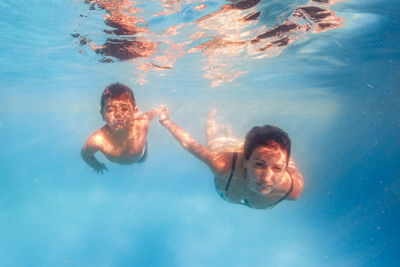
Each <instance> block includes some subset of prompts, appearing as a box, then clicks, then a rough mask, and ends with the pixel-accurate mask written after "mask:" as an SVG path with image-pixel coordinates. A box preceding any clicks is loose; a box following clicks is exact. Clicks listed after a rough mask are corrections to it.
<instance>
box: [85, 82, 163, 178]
mask: <svg viewBox="0 0 400 267" xmlns="http://www.w3.org/2000/svg"><path fill="white" fill-rule="evenodd" d="M162 109H163V106H160V107H158V108H156V109H153V110H151V111H149V112H146V113H141V112H138V108H137V107H136V103H135V98H134V96H133V92H132V90H131V89H130V88H129V87H128V86H126V85H123V84H120V83H113V84H110V85H109V86H107V87H106V89H105V90H104V92H103V94H102V96H101V109H100V114H101V116H102V118H103V120H104V121H105V122H106V125H104V126H103V127H102V128H100V129H99V130H97V131H96V132H94V133H93V134H92V135H90V136H89V138H88V139H87V140H86V141H85V143H84V144H83V147H82V150H81V156H82V158H83V160H84V161H85V162H86V163H87V164H89V165H90V166H91V167H92V168H93V169H94V170H95V171H96V172H97V173H101V174H102V173H103V171H104V170H107V167H106V166H105V164H104V163H101V162H99V161H98V160H97V159H96V157H95V156H94V154H95V153H96V152H97V151H100V152H102V153H103V154H104V156H105V157H106V158H107V159H108V160H110V161H112V162H115V163H119V164H132V163H134V162H138V163H139V162H143V161H144V160H145V159H146V149H147V144H146V136H147V132H148V130H149V122H150V120H152V119H153V118H154V117H155V116H157V115H158V114H159V113H160V111H161V110H162Z"/></svg>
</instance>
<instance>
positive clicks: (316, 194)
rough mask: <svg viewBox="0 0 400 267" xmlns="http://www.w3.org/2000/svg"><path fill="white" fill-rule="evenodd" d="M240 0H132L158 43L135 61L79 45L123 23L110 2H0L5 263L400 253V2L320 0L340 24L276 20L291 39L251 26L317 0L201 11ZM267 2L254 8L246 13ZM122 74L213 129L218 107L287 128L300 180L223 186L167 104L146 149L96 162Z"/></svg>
mask: <svg viewBox="0 0 400 267" xmlns="http://www.w3.org/2000/svg"><path fill="white" fill-rule="evenodd" d="M229 3H230V2H225V1H213V2H212V1H209V2H201V1H182V2H175V4H174V5H172V7H168V6H167V7H162V5H161V4H160V2H157V1H153V2H150V3H147V2H138V3H137V7H138V8H141V10H139V12H138V14H137V17H138V18H141V19H142V21H141V22H140V23H139V24H138V27H139V28H144V29H146V30H148V31H149V32H150V33H146V34H144V35H143V36H141V38H143V39H144V40H145V42H149V43H151V44H153V43H157V45H158V50H157V51H156V52H152V53H150V55H149V56H146V57H145V56H137V57H133V58H130V59H128V60H127V59H124V58H117V57H115V53H114V54H113V53H112V52H111V53H108V54H105V53H103V54H102V53H99V50H98V51H97V53H96V50H93V49H91V48H90V44H83V45H80V41H81V40H90V42H93V43H95V44H96V45H98V46H100V45H103V44H104V43H106V41H107V38H110V37H112V38H117V39H121V38H125V37H126V36H125V35H122V36H121V35H119V36H118V35H116V36H115V35H112V34H107V33H105V32H104V30H112V27H110V26H107V25H105V22H104V15H105V14H106V11H105V10H104V9H101V8H95V9H94V10H91V9H90V5H88V4H85V3H84V2H83V1H67V0H58V1H55V0H53V1H46V2H45V1H34V0H31V1H29V2H28V3H24V4H21V3H18V2H16V1H11V0H2V1H0V14H1V19H0V34H1V37H0V38H1V42H0V53H1V56H0V62H1V65H0V90H1V96H2V97H1V100H0V137H1V139H2V140H3V142H1V151H2V153H1V154H0V168H1V169H0V171H1V172H0V173H1V174H0V177H1V178H0V196H1V197H0V218H1V220H0V266H204V265H213V266H396V265H397V264H396V263H397V262H398V260H397V257H396V256H397V255H398V253H399V249H398V248H399V247H400V242H399V239H398V236H399V231H398V230H397V227H398V224H399V221H400V220H399V192H400V191H399V190H400V188H399V186H400V183H399V175H400V167H399V166H400V164H399V163H400V160H399V158H400V155H399V144H400V140H399V136H400V133H399V132H400V130H399V127H400V120H399V118H400V116H399V115H400V114H399V105H400V102H399V90H398V87H399V84H400V83H399V81H400V77H399V69H400V64H399V47H400V45H399V44H400V39H399V36H400V35H399V31H400V29H399V15H398V14H400V13H399V7H398V5H397V2H396V1H390V0H388V1H350V0H349V1H344V2H338V3H335V4H332V5H327V6H324V7H325V8H326V9H327V10H330V11H334V12H336V14H335V18H336V17H337V18H343V22H342V23H341V24H342V26H341V27H334V28H332V29H329V30H326V31H324V32H317V31H316V30H315V28H311V30H309V31H301V30H300V31H297V32H286V33H285V32H282V34H281V35H280V37H287V38H289V40H290V43H289V44H288V45H287V46H280V47H279V46H273V47H272V48H271V49H266V50H265V51H260V50H257V49H261V48H263V47H265V45H267V44H268V42H266V41H265V40H264V39H261V41H260V42H258V43H257V42H256V41H254V40H256V39H257V37H259V36H260V35H261V34H262V33H265V32H266V31H267V30H268V29H273V28H274V27H277V26H279V25H284V23H285V21H286V20H287V19H294V18H293V14H294V13H296V12H295V11H296V10H298V9H297V8H298V7H300V6H307V5H310V3H311V4H312V6H315V5H317V3H316V2H314V3H312V2H309V3H307V1H262V2H261V3H259V4H258V5H255V6H254V7H253V8H250V9H244V10H242V11H240V12H236V11H237V10H233V11H234V12H226V13H223V14H222V15H220V16H214V17H211V19H209V20H208V19H205V21H206V22H207V21H211V22H210V23H208V24H207V23H205V22H204V17H205V16H207V15H210V14H215V13H213V12H217V11H218V10H220V7H221V6H222V5H224V4H229ZM200 4H205V5H206V7H204V8H201V9H195V7H198V6H199V5H200ZM161 11H165V12H166V11H168V12H169V13H168V14H167V13H165V14H164V15H160V16H155V15H156V14H157V13H159V12H161ZM257 11H261V13H260V15H259V17H258V20H257V21H254V22H253V24H250V25H247V24H245V25H239V24H238V22H237V20H235V19H238V18H241V17H243V16H246V15H249V14H254V13H255V12H257ZM246 12H247V13H246ZM201 18H203V20H202V21H196V20H197V19H201ZM213 18H218V19H217V20H212V19H213ZM230 20H232V21H236V22H235V23H233V24H229V23H228V22H229V21H230ZM298 22H299V24H298V25H312V23H311V24H307V23H306V22H305V21H302V20H298ZM238 25H239V26H238ZM172 26H181V27H180V28H179V29H178V30H177V31H178V34H176V35H167V34H166V32H168V29H169V30H171V27H172ZM313 29H314V30H315V31H314V32H313ZM77 34H79V36H80V37H82V36H83V37H84V38H86V39H82V38H79V37H77ZM194 34H202V35H201V36H202V37H201V38H194V37H193V36H194ZM74 36H75V37H74ZM217 37H220V39H219V38H217ZM221 39H222V40H225V41H226V42H225V43H218V42H214V43H212V42H211V44H212V45H210V46H208V47H206V48H204V45H205V44H210V43H207V42H209V41H212V40H221ZM259 39H260V38H259ZM251 40H253V43H252V42H251ZM228 41H230V42H228ZM234 42H236V45H235V44H233V43H234ZM243 42H244V43H245V44H244V43H243ZM263 42H264V43H263ZM117 43H118V42H117ZM260 43H261V44H264V45H261V44H260ZM202 45H203V46H202ZM221 47H222V48H221ZM256 48H257V49H256ZM190 49H192V50H190ZM226 50H229V51H230V54H224V53H223V51H226ZM182 51H183V52H182ZM189 51H190V52H189ZM166 55H169V57H162V56H166ZM178 55H179V56H178ZM106 59H108V60H106ZM111 60H112V61H113V62H109V63H105V61H111ZM115 81H119V82H122V83H126V84H128V85H129V86H131V88H132V89H133V91H134V92H135V96H136V99H137V104H138V107H139V109H141V110H149V109H151V108H153V107H156V106H157V105H159V104H165V105H167V106H168V107H169V108H170V110H171V118H173V119H174V120H175V121H176V122H177V123H178V124H179V125H182V126H183V127H184V128H185V129H186V130H187V131H188V132H189V133H190V134H191V135H192V136H193V137H195V138H196V139H197V140H199V141H200V142H202V143H204V142H205V136H204V123H205V120H206V114H207V111H208V110H210V109H211V108H217V109H218V111H219V113H218V120H219V121H221V122H222V123H226V124H232V126H233V131H234V133H235V134H236V135H237V136H240V137H243V136H244V135H245V133H246V132H247V131H248V130H249V129H250V128H251V127H252V126H254V125H261V124H267V123H268V124H275V125H278V126H280V127H281V128H283V129H285V130H286V131H287V132H288V133H289V135H290V136H291V139H292V143H293V148H292V151H293V157H294V159H295V160H296V163H297V165H298V167H299V169H300V171H301V172H302V173H303V176H304V180H305V188H304V192H303V195H302V197H301V198H300V199H299V200H297V201H293V202H289V201H284V202H282V203H280V204H279V205H278V206H276V207H275V208H273V209H270V210H264V211H263V210H252V209H249V208H246V207H244V206H240V205H233V204H230V203H228V202H225V201H223V200H221V199H220V198H219V196H218V195H217V194H216V192H215V190H214V185H213V179H212V174H211V171H209V170H208V169H207V167H206V166H204V165H203V164H202V163H201V162H199V161H198V160H196V159H195V158H194V157H193V156H191V155H190V154H188V153H187V152H186V151H184V150H183V149H182V148H181V147H180V146H179V145H178V143H177V142H176V141H175V140H174V139H173V138H172V136H170V135H169V133H168V132H167V131H166V130H165V129H164V128H162V127H161V126H160V125H159V124H158V122H157V121H156V120H155V121H153V122H152V123H151V126H150V127H151V128H150V131H149V135H148V145H149V157H148V159H147V161H146V162H145V163H143V164H137V165H130V166H121V165H117V164H113V163H110V162H108V161H106V160H105V159H104V157H102V156H101V155H99V158H100V159H101V160H102V161H104V162H105V163H106V164H107V166H108V169H109V171H108V172H106V173H105V174H104V175H97V174H96V173H94V172H92V170H91V169H90V168H89V167H88V166H87V165H85V163H84V162H83V161H82V159H81V158H80V154H79V152H80V149H81V146H82V144H83V142H84V140H85V139H86V138H87V137H88V135H89V134H90V133H91V132H93V131H94V130H95V129H98V128H99V127H101V126H102V125H103V122H102V121H101V117H100V114H99V109H100V107H99V102H100V94H101V92H102V91H103V89H104V87H105V86H107V85H108V84H110V83H111V82H115Z"/></svg>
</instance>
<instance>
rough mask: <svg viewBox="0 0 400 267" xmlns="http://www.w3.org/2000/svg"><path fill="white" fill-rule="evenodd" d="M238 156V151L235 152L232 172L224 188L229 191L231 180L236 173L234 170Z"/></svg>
mask: <svg viewBox="0 0 400 267" xmlns="http://www.w3.org/2000/svg"><path fill="white" fill-rule="evenodd" d="M237 156H238V153H237V152H235V153H233V157H232V167H231V174H230V175H229V179H228V182H227V183H226V186H225V190H224V191H225V192H228V188H229V185H230V184H231V180H232V177H233V173H234V171H235V166H236V159H237Z"/></svg>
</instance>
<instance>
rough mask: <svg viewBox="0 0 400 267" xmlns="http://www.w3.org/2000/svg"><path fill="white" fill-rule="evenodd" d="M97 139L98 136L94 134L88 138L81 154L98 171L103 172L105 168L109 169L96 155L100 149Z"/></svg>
mask: <svg viewBox="0 0 400 267" xmlns="http://www.w3.org/2000/svg"><path fill="white" fill-rule="evenodd" d="M95 139H96V137H95V136H93V135H92V136H90V137H89V138H88V139H87V140H86V142H85V143H84V144H83V147H82V150H81V156H82V159H83V160H84V161H85V162H86V163H87V164H88V165H89V166H91V167H92V168H93V169H94V170H95V171H96V172H97V173H101V174H103V170H108V169H107V167H106V165H105V164H104V163H101V162H99V161H98V160H97V159H96V158H95V156H94V153H96V152H97V151H99V150H100V149H99V147H98V146H97V144H96V140H95Z"/></svg>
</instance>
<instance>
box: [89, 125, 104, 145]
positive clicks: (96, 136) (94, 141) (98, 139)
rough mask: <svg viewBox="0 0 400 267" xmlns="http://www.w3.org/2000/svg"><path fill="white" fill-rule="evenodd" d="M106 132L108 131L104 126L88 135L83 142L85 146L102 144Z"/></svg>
mask: <svg viewBox="0 0 400 267" xmlns="http://www.w3.org/2000/svg"><path fill="white" fill-rule="evenodd" d="M107 133H108V131H107V129H106V126H104V127H102V128H100V129H98V130H97V131H95V132H94V133H92V134H91V135H90V136H89V138H88V139H87V140H86V142H85V146H90V147H96V148H99V147H102V146H104V143H105V142H106V141H107V135H108V134H107Z"/></svg>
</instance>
